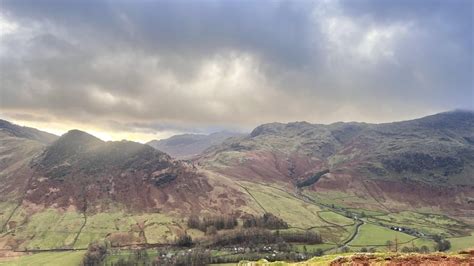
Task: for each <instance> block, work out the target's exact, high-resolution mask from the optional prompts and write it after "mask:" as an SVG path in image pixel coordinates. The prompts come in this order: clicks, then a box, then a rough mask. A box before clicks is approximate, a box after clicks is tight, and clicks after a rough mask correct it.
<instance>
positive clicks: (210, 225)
mask: <svg viewBox="0 0 474 266" xmlns="http://www.w3.org/2000/svg"><path fill="white" fill-rule="evenodd" d="M237 225H238V222H237V218H235V217H233V216H223V215H221V216H209V217H204V218H202V219H201V218H199V216H197V215H192V216H191V217H189V219H188V227H189V228H193V229H198V230H201V231H203V232H205V233H207V234H210V235H212V234H215V233H216V232H217V231H218V230H222V229H233V228H235V227H236V226H237Z"/></svg>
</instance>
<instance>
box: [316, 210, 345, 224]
mask: <svg viewBox="0 0 474 266" xmlns="http://www.w3.org/2000/svg"><path fill="white" fill-rule="evenodd" d="M318 215H319V217H321V218H322V219H324V220H325V221H328V222H329V223H333V224H337V225H341V226H347V225H353V224H354V220H352V219H350V218H347V217H345V216H342V215H340V214H338V213H335V212H332V211H321V212H318Z"/></svg>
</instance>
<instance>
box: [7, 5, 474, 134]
mask: <svg viewBox="0 0 474 266" xmlns="http://www.w3.org/2000/svg"><path fill="white" fill-rule="evenodd" d="M0 3H1V5H0V25H3V27H4V28H5V29H6V30H4V31H3V32H2V35H1V42H0V81H1V88H0V89H1V92H0V93H1V94H0V96H1V99H0V107H1V110H2V113H4V115H5V114H6V115H8V114H9V115H10V116H11V117H13V116H16V117H21V116H22V115H23V117H29V116H28V115H29V114H30V115H31V114H35V113H37V112H41V116H42V117H50V118H49V119H56V120H60V121H66V120H69V121H80V122H81V123H91V124H93V125H94V126H96V127H98V128H104V129H105V130H113V129H120V130H124V131H126V130H127V128H128V129H129V130H130V131H136V130H139V131H148V130H151V131H153V130H157V131H160V130H163V129H165V128H168V129H174V130H183V131H189V129H190V128H196V129H198V128H199V129H204V130H205V129H206V128H210V127H215V126H222V127H241V128H249V127H252V126H255V125H256V124H258V123H263V122H269V121H276V120H279V121H290V120H310V121H314V122H330V121H335V120H369V121H387V120H393V119H402V118H408V117H416V116H419V115H424V114H428V113H430V112H435V111H442V110H447V109H454V108H473V106H472V105H473V104H472V103H473V101H474V99H473V79H472V76H473V75H472V74H473V66H472V64H473V56H472V54H473V42H472V38H473V37H472V31H473V22H472V19H473V14H472V5H473V4H472V1H467V0H466V1H365V0H358V1H319V2H310V1H211V0H209V1H207V0H206V1H183V0H179V1H97V0H94V1H86V0H81V1H25V0H19V1H18V0H17V1H1V2H0ZM381 104H383V106H381Z"/></svg>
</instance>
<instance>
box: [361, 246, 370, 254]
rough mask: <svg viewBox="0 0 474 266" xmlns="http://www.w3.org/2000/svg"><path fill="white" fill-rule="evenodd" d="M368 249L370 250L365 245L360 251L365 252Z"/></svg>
mask: <svg viewBox="0 0 474 266" xmlns="http://www.w3.org/2000/svg"><path fill="white" fill-rule="evenodd" d="M367 251H368V250H367V248H366V247H363V248H361V249H360V252H364V253H365V252H367Z"/></svg>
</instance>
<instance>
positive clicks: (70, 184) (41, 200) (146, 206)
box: [25, 130, 232, 213]
mask: <svg viewBox="0 0 474 266" xmlns="http://www.w3.org/2000/svg"><path fill="white" fill-rule="evenodd" d="M32 169H33V176H32V179H31V181H30V183H29V187H28V193H27V194H26V197H25V201H28V202H32V203H35V204H44V205H46V206H57V207H62V208H67V207H69V206H74V207H76V208H77V209H79V210H83V211H86V210H87V211H92V212H95V211H100V210H106V209H109V208H111V207H113V206H123V208H125V209H127V210H133V211H138V210H141V211H161V210H167V211H175V212H178V213H190V212H192V211H193V210H194V211H199V210H201V209H207V208H209V205H208V200H206V199H209V198H210V197H211V196H212V195H211V194H210V192H211V191H212V190H213V188H212V187H211V185H210V184H209V182H208V180H207V178H206V177H205V176H204V175H202V174H200V173H198V172H197V171H196V169H194V168H193V166H192V165H191V164H186V163H183V162H180V161H174V160H172V159H171V157H170V156H169V155H167V154H165V153H163V152H160V151H158V150H156V149H154V148H152V147H150V146H148V145H143V144H139V143H135V142H130V141H118V142H116V141H110V142H104V141H102V140H100V139H97V138H95V137H93V136H91V135H89V134H87V133H85V132H81V131H77V130H73V131H69V132H68V133H66V134H64V135H63V136H62V137H60V138H59V139H58V140H56V141H55V142H53V143H52V144H51V145H50V146H48V147H47V148H46V149H45V150H44V152H43V153H42V154H41V155H40V156H38V157H37V158H36V159H35V160H34V161H33V163H32ZM229 193H230V194H232V191H229ZM198 198H201V200H197V199H198Z"/></svg>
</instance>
